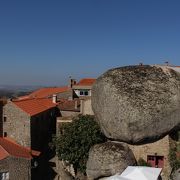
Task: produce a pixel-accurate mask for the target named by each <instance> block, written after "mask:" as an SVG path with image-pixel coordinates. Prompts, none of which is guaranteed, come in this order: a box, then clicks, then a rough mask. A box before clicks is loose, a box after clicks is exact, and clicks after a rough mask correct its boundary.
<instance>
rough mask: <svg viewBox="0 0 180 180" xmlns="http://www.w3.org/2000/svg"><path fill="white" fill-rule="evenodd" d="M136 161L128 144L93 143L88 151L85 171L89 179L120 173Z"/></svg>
mask: <svg viewBox="0 0 180 180" xmlns="http://www.w3.org/2000/svg"><path fill="white" fill-rule="evenodd" d="M135 163H136V160H135V157H134V155H133V153H132V151H131V150H130V149H129V147H128V145H127V144H125V143H118V142H110V141H109V142H106V143H102V144H97V145H94V146H93V147H92V148H91V149H90V151H89V158H88V161H87V165H86V173H87V176H88V179H89V180H93V179H96V178H100V177H108V176H112V175H114V174H116V173H121V172H123V171H124V169H126V168H127V166H129V165H134V164H135Z"/></svg>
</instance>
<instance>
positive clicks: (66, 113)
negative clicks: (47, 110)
mask: <svg viewBox="0 0 180 180" xmlns="http://www.w3.org/2000/svg"><path fill="white" fill-rule="evenodd" d="M78 114H80V112H75V111H61V116H62V117H75V116H77V115H78Z"/></svg>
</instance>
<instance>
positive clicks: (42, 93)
mask: <svg viewBox="0 0 180 180" xmlns="http://www.w3.org/2000/svg"><path fill="white" fill-rule="evenodd" d="M68 90H69V87H68V86H65V87H54V88H42V89H39V90H37V91H34V92H32V93H31V94H29V97H34V98H35V97H36V98H45V97H49V96H52V95H53V94H58V93H62V92H66V91H68ZM25 98H26V97H25Z"/></svg>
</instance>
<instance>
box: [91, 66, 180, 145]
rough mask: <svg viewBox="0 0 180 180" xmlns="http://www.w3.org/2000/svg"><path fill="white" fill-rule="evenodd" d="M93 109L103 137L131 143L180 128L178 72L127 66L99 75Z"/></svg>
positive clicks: (179, 75) (160, 135) (157, 137)
mask: <svg viewBox="0 0 180 180" xmlns="http://www.w3.org/2000/svg"><path fill="white" fill-rule="evenodd" d="M92 107H93V111H94V113H95V116H96V119H97V121H98V122H99V124H100V127H101V129H102V131H103V132H104V134H105V135H106V136H107V137H108V138H110V139H114V140H118V141H123V142H127V143H130V144H141V143H148V142H150V141H155V140H158V139H160V138H161V137H163V136H165V135H166V134H168V133H169V132H170V131H172V130H173V129H179V128H180V118H179V117H180V73H178V72H176V71H175V70H173V69H171V68H168V67H165V66H144V65H143V66H127V67H120V68H115V69H111V70H109V71H107V72H106V73H104V74H103V75H102V76H100V77H99V78H98V79H97V80H96V83H95V84H94V86H93V89H92Z"/></svg>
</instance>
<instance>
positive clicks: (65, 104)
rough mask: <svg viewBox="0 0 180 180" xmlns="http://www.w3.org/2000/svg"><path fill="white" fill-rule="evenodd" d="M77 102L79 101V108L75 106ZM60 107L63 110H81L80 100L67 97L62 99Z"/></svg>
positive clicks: (59, 103)
mask: <svg viewBox="0 0 180 180" xmlns="http://www.w3.org/2000/svg"><path fill="white" fill-rule="evenodd" d="M75 103H77V109H76V108H75ZM58 107H59V109H60V110H61V111H75V112H79V111H80V100H79V99H74V100H67V99H60V101H59V102H58Z"/></svg>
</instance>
